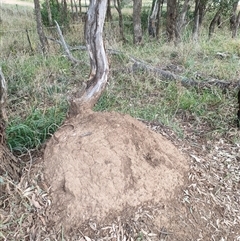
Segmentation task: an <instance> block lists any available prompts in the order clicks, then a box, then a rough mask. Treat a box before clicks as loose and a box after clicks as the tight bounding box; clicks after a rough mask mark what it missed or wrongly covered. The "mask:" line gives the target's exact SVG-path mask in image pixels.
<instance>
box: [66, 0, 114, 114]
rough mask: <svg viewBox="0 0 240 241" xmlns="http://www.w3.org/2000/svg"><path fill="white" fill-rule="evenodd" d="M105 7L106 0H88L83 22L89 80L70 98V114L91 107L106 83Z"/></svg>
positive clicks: (107, 70) (107, 68) (107, 67)
mask: <svg viewBox="0 0 240 241" xmlns="http://www.w3.org/2000/svg"><path fill="white" fill-rule="evenodd" d="M106 9H107V0H99V1H96V0H91V1H90V5H89V9H88V12H87V18H86V23H85V40H86V46H87V50H88V53H89V57H90V66H91V71H90V76H89V80H88V81H87V82H86V83H85V84H84V85H83V87H82V89H81V91H80V92H82V93H80V97H79V98H75V99H73V100H71V103H70V104H71V106H70V113H69V114H70V116H71V115H77V114H79V113H82V112H84V110H86V109H88V108H90V109H91V108H92V107H93V106H94V105H95V103H96V102H97V100H98V99H99V98H100V96H101V94H102V92H103V91H104V89H105V86H106V84H107V78H108V72H109V66H108V59H107V55H106V52H105V48H104V43H103V38H102V32H103V26H104V20H105V16H106Z"/></svg>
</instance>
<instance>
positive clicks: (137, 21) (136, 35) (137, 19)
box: [133, 0, 142, 44]
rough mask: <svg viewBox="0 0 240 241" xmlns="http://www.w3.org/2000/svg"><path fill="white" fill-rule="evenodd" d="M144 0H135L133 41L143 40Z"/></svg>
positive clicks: (138, 42)
mask: <svg viewBox="0 0 240 241" xmlns="http://www.w3.org/2000/svg"><path fill="white" fill-rule="evenodd" d="M141 12H142V0H133V43H134V44H140V43H141V42H142V24H141Z"/></svg>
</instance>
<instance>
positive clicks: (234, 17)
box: [230, 0, 240, 38]
mask: <svg viewBox="0 0 240 241" xmlns="http://www.w3.org/2000/svg"><path fill="white" fill-rule="evenodd" d="M238 2H239V1H238V0H237V1H234V2H233V4H232V9H231V13H230V14H231V16H230V30H231V31H232V37H233V38H236V37H237V30H238V28H239V23H240V11H238Z"/></svg>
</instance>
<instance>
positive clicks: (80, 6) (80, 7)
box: [78, 0, 82, 16]
mask: <svg viewBox="0 0 240 241" xmlns="http://www.w3.org/2000/svg"><path fill="white" fill-rule="evenodd" d="M78 6H79V14H80V16H81V15H82V3H81V0H79V1H78Z"/></svg>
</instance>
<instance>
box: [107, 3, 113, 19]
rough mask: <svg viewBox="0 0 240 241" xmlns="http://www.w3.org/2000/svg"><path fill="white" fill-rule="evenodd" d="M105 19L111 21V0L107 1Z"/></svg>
mask: <svg viewBox="0 0 240 241" xmlns="http://www.w3.org/2000/svg"><path fill="white" fill-rule="evenodd" d="M106 19H107V21H108V22H109V21H112V11H111V0H108V1H107V16H106Z"/></svg>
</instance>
